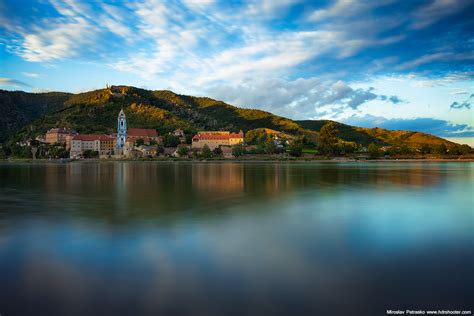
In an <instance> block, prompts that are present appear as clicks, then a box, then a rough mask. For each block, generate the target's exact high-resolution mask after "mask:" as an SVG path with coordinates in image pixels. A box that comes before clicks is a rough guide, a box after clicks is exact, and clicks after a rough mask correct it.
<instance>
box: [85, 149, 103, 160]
mask: <svg viewBox="0 0 474 316" xmlns="http://www.w3.org/2000/svg"><path fill="white" fill-rule="evenodd" d="M82 156H83V157H84V158H97V157H99V152H98V151H96V150H90V149H87V150H84V151H83V152H82Z"/></svg>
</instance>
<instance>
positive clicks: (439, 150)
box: [436, 143, 448, 155]
mask: <svg viewBox="0 0 474 316" xmlns="http://www.w3.org/2000/svg"><path fill="white" fill-rule="evenodd" d="M447 152H448V148H446V145H445V144H444V143H443V144H441V145H439V146H438V147H437V148H436V153H437V154H440V155H445V154H446V153H447Z"/></svg>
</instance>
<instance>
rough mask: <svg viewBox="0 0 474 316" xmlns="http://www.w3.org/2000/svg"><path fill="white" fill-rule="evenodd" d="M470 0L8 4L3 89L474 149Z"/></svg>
mask: <svg viewBox="0 0 474 316" xmlns="http://www.w3.org/2000/svg"><path fill="white" fill-rule="evenodd" d="M473 17H474V1H471V0H411V1H404V0H377V1H375V0H374V1H355V0H322V1H303V0H301V1H300V0H261V1H254V0H247V1H221V2H219V1H214V0H181V1H178V0H176V1H173V0H170V1H165V0H143V1H127V0H123V1H117V0H116V1H114V0H94V1H79V0H63V1H60V0H37V1H31V0H0V89H6V90H24V91H30V92H44V91H68V92H74V93H77V92H82V91H88V90H93V89H99V88H104V87H105V85H106V84H109V85H110V84H112V85H119V84H120V85H131V86H136V87H141V88H146V89H153V90H162V89H168V90H172V91H174V92H176V93H180V94H188V95H196V96H209V97H211V98H215V99H219V100H223V101H226V102H228V103H230V104H233V105H236V106H240V107H246V108H257V109H262V110H266V111H270V112H272V113H274V114H278V115H282V116H286V117H289V118H292V119H332V120H336V121H339V122H343V123H348V124H353V125H357V126H363V127H382V128H389V129H403V130H416V131H422V132H427V133H432V134H435V135H437V136H441V137H444V138H448V139H451V140H455V141H457V142H461V143H468V144H471V145H474V112H473V105H474V18H473Z"/></svg>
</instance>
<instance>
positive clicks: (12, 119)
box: [0, 90, 71, 142]
mask: <svg viewBox="0 0 474 316" xmlns="http://www.w3.org/2000/svg"><path fill="white" fill-rule="evenodd" d="M70 97H71V94H69V93H62V92H50V93H26V92H23V91H5V90H0V113H2V115H0V142H2V141H4V140H5V139H6V138H7V137H8V136H11V135H12V134H14V133H16V132H17V131H18V130H19V129H21V128H22V127H23V126H25V125H26V124H27V123H29V122H31V121H32V120H34V119H37V118H39V117H41V116H43V115H44V114H46V113H48V112H52V111H55V110H58V109H61V108H62V107H63V106H64V102H65V101H66V100H68V99H69V98H70Z"/></svg>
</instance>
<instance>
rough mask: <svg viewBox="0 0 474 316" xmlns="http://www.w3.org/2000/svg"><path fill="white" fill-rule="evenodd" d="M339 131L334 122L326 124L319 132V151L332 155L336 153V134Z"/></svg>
mask: <svg viewBox="0 0 474 316" xmlns="http://www.w3.org/2000/svg"><path fill="white" fill-rule="evenodd" d="M338 133H339V131H338V130H337V128H336V124H334V122H327V123H326V124H324V126H323V127H322V128H321V130H320V131H319V145H318V147H319V150H320V151H321V152H322V153H325V154H334V153H335V152H336V151H337V142H338V139H337V134H338Z"/></svg>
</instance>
